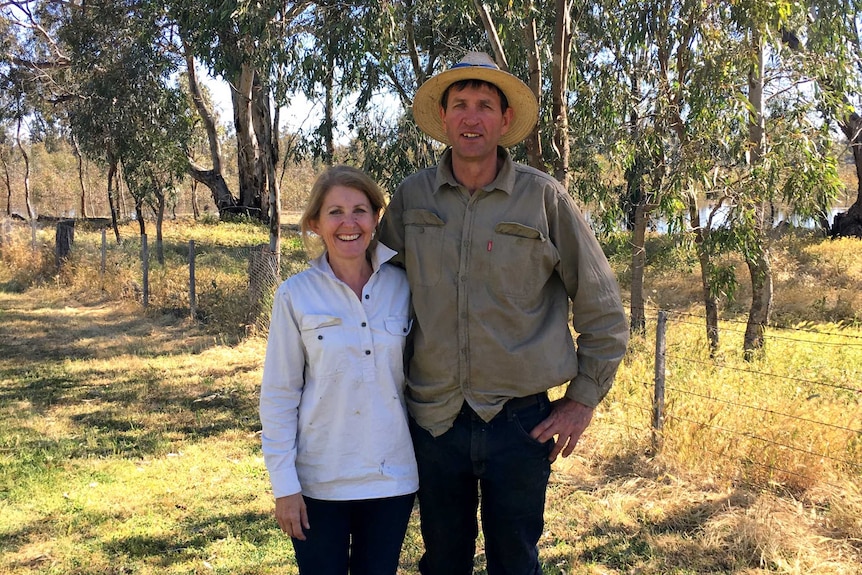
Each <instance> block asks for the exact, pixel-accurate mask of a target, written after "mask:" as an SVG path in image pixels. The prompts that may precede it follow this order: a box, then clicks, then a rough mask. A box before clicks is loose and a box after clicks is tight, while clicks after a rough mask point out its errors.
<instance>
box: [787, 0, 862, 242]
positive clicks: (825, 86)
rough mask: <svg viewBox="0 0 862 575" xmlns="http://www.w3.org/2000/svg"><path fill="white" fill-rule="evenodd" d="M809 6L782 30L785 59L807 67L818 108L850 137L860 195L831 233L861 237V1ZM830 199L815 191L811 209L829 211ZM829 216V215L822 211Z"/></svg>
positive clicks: (830, 0)
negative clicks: (827, 203) (817, 97)
mask: <svg viewBox="0 0 862 575" xmlns="http://www.w3.org/2000/svg"><path fill="white" fill-rule="evenodd" d="M808 4H809V7H808V10H807V11H806V12H805V13H804V14H802V13H799V14H796V15H795V17H794V18H792V19H789V20H788V22H787V23H786V25H785V27H784V28H783V30H782V40H783V46H784V47H786V50H785V52H786V53H787V60H788V62H790V63H791V64H792V65H794V66H795V67H797V68H799V69H802V70H807V71H809V75H810V77H811V78H812V81H813V82H814V89H813V92H814V93H815V94H816V95H818V96H819V104H818V111H819V112H820V113H821V114H822V117H823V119H824V121H825V122H827V123H828V124H829V125H832V124H836V125H837V126H838V128H839V130H840V132H841V133H842V134H843V136H844V137H845V138H846V141H847V145H848V146H849V147H850V151H851V153H852V156H853V163H854V167H855V174H856V182H857V188H856V199H855V201H854V202H853V204H852V205H851V206H850V208H849V209H848V210H847V211H846V212H845V213H843V214H837V215H836V217H835V221H834V222H833V223H832V229H831V233H832V236H833V237H836V236H842V235H848V236H856V237H860V238H862V115H860V113H859V109H860V108H859V107H860V105H862V2H860V1H859V0H849V1H844V0H840V1H838V0H819V1H812V2H810V3H808ZM827 200H828V198H824V197H822V195H821V196H818V195H815V196H814V197H813V198H812V201H811V203H812V204H814V205H813V206H812V207H811V208H812V209H811V210H810V211H819V212H825V208H826V207H828V205H826V204H825V203H824V202H825V201H827ZM820 218H821V219H822V220H825V219H826V218H825V213H821V214H820Z"/></svg>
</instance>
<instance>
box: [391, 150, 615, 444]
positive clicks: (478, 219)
mask: <svg viewBox="0 0 862 575" xmlns="http://www.w3.org/2000/svg"><path fill="white" fill-rule="evenodd" d="M450 153H451V152H450V151H449V150H447V151H446V152H445V153H444V155H443V157H442V158H441V161H440V164H439V165H438V166H437V167H434V168H428V169H425V170H422V171H420V172H418V173H416V174H414V175H412V176H410V177H408V178H407V179H405V180H404V182H403V183H402V184H401V185H400V186H399V188H398V190H396V192H395V194H394V195H393V197H392V200H391V202H390V204H389V206H388V207H387V209H386V213H385V215H384V217H383V221H382V222H381V225H380V230H379V238H380V241H381V242H383V243H384V244H386V245H387V246H389V247H390V248H392V249H394V250H396V251H397V252H398V256H396V258H394V259H393V262H395V261H397V262H400V263H401V264H402V265H404V267H405V269H406V271H407V278H408V282H409V284H410V289H411V291H412V295H413V307H414V311H415V323H414V326H413V334H414V342H413V347H414V350H413V356H412V359H411V361H410V363H409V368H408V372H407V386H408V394H407V406H408V409H409V410H410V413H411V415H412V416H413V417H414V419H415V420H416V422H417V423H418V424H419V425H421V426H422V427H423V428H425V429H427V430H428V431H429V432H430V433H431V434H432V435H434V436H439V435H441V434H443V433H444V432H445V431H446V430H448V429H449V428H450V427H451V426H452V423H453V422H454V420H455V418H456V416H457V415H458V412H459V411H460V409H461V406H462V404H463V402H464V401H465V400H466V402H467V403H468V404H469V405H470V407H472V408H473V410H474V411H475V412H476V413H477V414H479V416H481V417H482V419H484V420H485V421H490V420H491V419H492V418H493V417H494V416H495V415H496V414H497V413H499V412H500V411H501V410H502V408H503V404H504V403H505V402H506V401H507V400H509V399H511V398H514V397H523V396H527V395H531V394H535V393H539V392H543V391H547V390H549V389H551V388H553V387H556V386H558V385H561V384H564V383H566V382H571V383H570V384H569V386H568V388H567V390H566V397H568V398H571V399H573V400H575V401H578V402H580V403H583V404H585V405H587V406H590V407H595V406H596V405H598V403H599V402H600V401H601V400H602V399H603V398H604V396H605V395H606V394H607V392H608V390H609V389H610V387H611V384H612V383H613V378H614V375H615V374H616V371H617V368H618V367H619V364H620V362H621V360H622V358H623V355H624V353H625V349H626V344H627V342H628V322H627V320H626V317H625V313H624V311H623V307H622V302H621V300H620V292H619V286H618V285H617V281H616V278H615V276H614V274H613V272H612V271H611V269H610V266H609V265H608V261H607V259H606V258H605V255H604V253H603V252H602V250H601V247H600V246H599V243H598V241H597V240H596V237H595V235H594V234H593V232H592V230H591V229H590V227H589V225H588V224H587V222H586V220H585V219H584V217H583V216H582V215H581V213H580V212H579V211H578V209H577V207H576V206H575V203H574V201H573V200H572V198H571V197H570V196H569V195H568V194H567V193H566V192H565V190H563V188H562V186H561V185H560V184H559V182H557V181H556V180H555V179H553V178H552V177H550V176H549V175H547V174H545V173H543V172H540V171H538V170H535V169H533V168H530V167H528V166H525V165H522V164H517V163H515V162H513V161H512V159H511V157H510V156H509V154H508V152H507V151H506V150H504V149H503V148H498V154H499V155H500V157H501V159H502V160H503V164H502V168H501V169H500V171H499V173H498V174H497V178H496V179H495V180H494V181H493V182H492V183H490V184H489V185H487V186H485V187H484V188H482V189H479V190H476V192H475V193H474V194H473V195H472V196H471V195H470V193H469V190H467V189H466V188H464V187H463V186H461V185H460V184H459V183H458V182H457V181H456V180H455V177H454V176H453V174H452V169H451V155H450ZM569 300H571V304H572V316H573V326H574V329H575V332H577V334H578V336H577V346H576V345H575V342H574V341H573V339H572V334H571V331H570V330H569V325H568V317H569Z"/></svg>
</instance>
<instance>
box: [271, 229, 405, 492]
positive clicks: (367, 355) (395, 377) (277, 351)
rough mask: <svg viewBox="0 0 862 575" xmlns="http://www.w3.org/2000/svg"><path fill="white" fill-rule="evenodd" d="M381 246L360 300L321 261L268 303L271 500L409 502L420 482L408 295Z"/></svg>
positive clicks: (284, 285) (292, 279) (389, 253)
mask: <svg viewBox="0 0 862 575" xmlns="http://www.w3.org/2000/svg"><path fill="white" fill-rule="evenodd" d="M394 255H395V252H394V251H392V250H390V249H389V248H387V247H386V246H384V245H382V244H378V245H377V247H376V249H375V250H374V252H373V257H372V268H373V273H372V274H371V278H370V279H369V280H368V283H367V284H366V285H365V287H364V288H363V290H362V298H361V300H360V299H358V298H357V297H356V294H355V293H354V292H353V291H352V290H351V289H350V287H349V286H348V285H347V284H346V283H344V282H342V281H341V280H339V279H338V278H337V277H335V274H334V273H333V271H332V268H331V267H330V266H329V262H328V261H327V259H326V255H325V254H324V255H322V256H320V257H318V258H316V259H314V260H312V262H311V267H310V268H309V269H307V270H305V271H303V272H301V273H299V274H296V275H295V276H292V277H290V278H288V279H287V280H286V281H284V282H283V283H282V284H281V286H280V287H279V288H278V290H277V291H276V294H275V301H274V302H273V309H272V319H271V321H270V328H269V339H268V341H267V348H266V359H265V361H264V368H263V383H262V386H261V392H260V420H261V424H262V426H263V434H262V436H261V443H262V447H263V455H264V461H265V462H266V467H267V470H268V471H269V477H270V482H271V483H272V490H273V494H274V495H275V497H282V496H285V495H293V494H295V493H299V492H302V494H303V495H306V496H308V497H312V498H314V499H324V500H355V499H377V498H381V497H394V496H397V495H406V494H409V493H413V492H415V491H416V490H417V489H418V486H419V479H418V475H417V471H416V459H415V456H414V454H413V444H412V442H411V440H410V431H409V429H408V426H407V409H406V407H405V400H404V388H405V378H404V360H403V356H404V346H405V342H406V339H407V334H408V332H409V331H410V318H409V307H410V292H409V288H408V286H407V278H406V275H405V274H404V271H403V270H401V269H400V268H397V267H395V266H393V265H391V264H387V263H384V262H386V261H388V260H389V259H390V258H392V256H394Z"/></svg>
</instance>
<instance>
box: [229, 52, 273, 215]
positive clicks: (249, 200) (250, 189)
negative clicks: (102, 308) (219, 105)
mask: <svg viewBox="0 0 862 575" xmlns="http://www.w3.org/2000/svg"><path fill="white" fill-rule="evenodd" d="M255 76H256V74H255V71H254V70H253V69H252V68H251V66H249V65H248V64H243V66H242V71H241V72H240V75H239V79H238V81H237V82H234V83H233V85H232V86H231V97H232V99H233V109H234V127H235V128H236V140H237V167H238V174H239V197H240V201H239V205H240V207H241V208H242V209H243V210H244V211H245V212H246V213H249V214H253V215H254V216H255V217H258V218H261V217H262V214H261V210H260V208H261V190H263V189H264V185H265V178H266V174H265V172H264V170H263V169H262V166H263V163H262V162H261V157H260V148H259V147H258V140H257V137H256V136H255V133H254V123H255V121H254V117H253V116H254V111H253V107H254V106H253V103H254V93H253V91H254V85H255V83H256V79H255Z"/></svg>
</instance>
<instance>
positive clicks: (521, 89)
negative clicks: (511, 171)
mask: <svg viewBox="0 0 862 575" xmlns="http://www.w3.org/2000/svg"><path fill="white" fill-rule="evenodd" d="M461 80H482V81H484V82H490V83H491V84H494V85H495V86H497V87H498V88H500V90H502V91H503V93H504V94H505V95H506V99H507V100H509V107H510V108H512V109H513V110H514V112H515V113H514V117H513V118H512V124H511V126H510V127H509V131H508V132H506V133H505V134H503V136H501V137H500V145H501V146H503V147H504V148H508V147H509V146H514V145H515V144H517V143H518V142H520V141H521V140H523V139H524V138H526V137H527V135H528V134H529V133H530V132H531V131H532V130H533V127H534V126H535V125H536V121H537V120H538V118H539V104H538V102H537V101H536V97H535V96H534V95H533V91H532V90H530V88H529V87H528V86H527V85H526V84H525V83H523V82H522V81H521V80H519V79H518V78H517V77H516V76H513V75H512V74H509V73H508V72H504V71H502V70H500V68H499V67H498V66H497V64H495V63H494V61H493V60H492V59H491V57H490V56H488V55H487V54H484V53H482V52H468V53H467V54H466V55H465V56H464V58H463V59H462V60H461V61H460V62H458V63H457V64H455V65H454V66H452V67H451V68H449V69H448V70H446V71H444V72H440V73H439V74H437V75H436V76H434V77H432V78H429V79H428V80H427V81H426V82H425V83H424V84H422V85H421V86H420V87H419V89H418V90H417V91H416V96H415V97H414V98H413V117H414V118H415V119H416V124H418V125H419V128H420V129H421V130H422V131H423V132H425V133H426V134H428V135H429V136H431V137H432V138H434V139H435V140H437V141H439V142H443V143H444V144H446V145H449V144H450V142H449V139H448V138H447V137H446V130H445V129H444V128H443V121H442V120H441V119H440V105H441V103H442V97H443V92H445V91H446V89H447V88H448V87H449V86H451V85H452V84H454V83H455V82H459V81H461Z"/></svg>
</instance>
